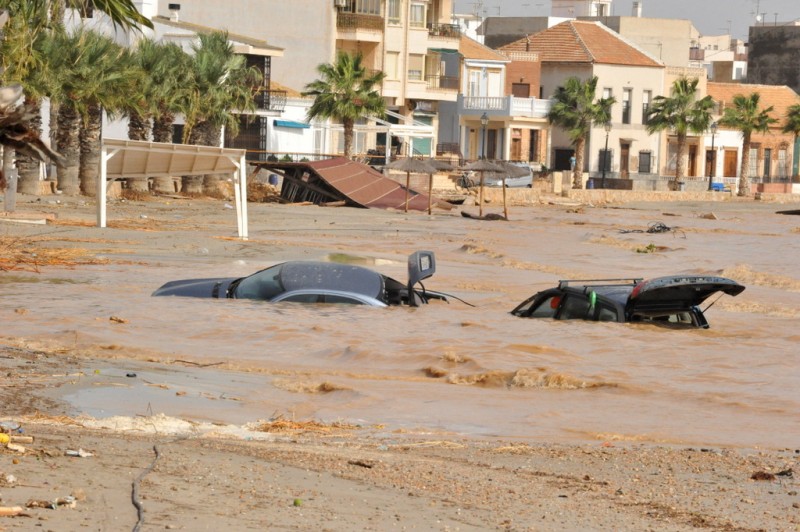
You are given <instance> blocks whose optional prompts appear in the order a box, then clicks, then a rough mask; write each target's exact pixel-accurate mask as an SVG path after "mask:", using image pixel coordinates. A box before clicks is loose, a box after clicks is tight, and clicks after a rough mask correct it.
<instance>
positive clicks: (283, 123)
mask: <svg viewBox="0 0 800 532" xmlns="http://www.w3.org/2000/svg"><path fill="white" fill-rule="evenodd" d="M272 123H273V124H275V125H276V126H277V127H291V128H295V129H308V128H310V127H311V126H310V125H308V124H306V123H304V122H295V121H294V120H274V121H273V122H272Z"/></svg>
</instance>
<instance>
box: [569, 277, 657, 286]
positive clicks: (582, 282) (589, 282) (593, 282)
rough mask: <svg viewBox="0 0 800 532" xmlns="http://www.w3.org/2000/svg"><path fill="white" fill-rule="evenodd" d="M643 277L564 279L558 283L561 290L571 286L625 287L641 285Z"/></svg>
mask: <svg viewBox="0 0 800 532" xmlns="http://www.w3.org/2000/svg"><path fill="white" fill-rule="evenodd" d="M643 280H644V279H642V278H641V277H626V278H622V279H563V280H561V281H558V287H559V288H566V287H568V286H570V284H578V285H579V286H584V287H585V286H608V285H617V284H618V285H624V284H634V285H635V284H639V283H641V282H642V281H643Z"/></svg>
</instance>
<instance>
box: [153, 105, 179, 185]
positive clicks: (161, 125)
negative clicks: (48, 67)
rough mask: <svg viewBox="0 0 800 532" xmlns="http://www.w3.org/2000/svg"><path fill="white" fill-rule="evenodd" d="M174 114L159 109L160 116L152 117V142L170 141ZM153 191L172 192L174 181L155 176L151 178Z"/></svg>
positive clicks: (169, 178) (168, 142) (167, 142)
mask: <svg viewBox="0 0 800 532" xmlns="http://www.w3.org/2000/svg"><path fill="white" fill-rule="evenodd" d="M174 121H175V115H174V114H173V113H170V112H167V111H163V110H162V111H161V116H159V117H158V118H153V142H164V143H166V144H171V143H172V135H173V127H172V123H173V122H174ZM153 191H154V192H161V193H162V194H174V193H175V182H174V181H173V179H172V178H171V177H156V178H154V179H153Z"/></svg>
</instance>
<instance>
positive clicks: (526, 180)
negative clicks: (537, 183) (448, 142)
mask: <svg viewBox="0 0 800 532" xmlns="http://www.w3.org/2000/svg"><path fill="white" fill-rule="evenodd" d="M507 164H509V165H513V166H515V167H518V168H519V169H520V170H519V172H517V171H515V172H509V173H508V174H507V175H503V174H502V173H499V172H488V171H487V172H485V173H484V174H485V175H484V176H483V186H485V187H502V186H503V185H505V187H506V188H525V187H527V188H531V187H533V170H532V169H531V167H530V165H529V164H528V163H518V162H511V163H507ZM503 178H505V183H504V182H503ZM461 182H462V183H463V184H464V186H466V187H467V188H472V187H477V186H479V185H480V184H481V176H480V172H478V171H475V170H469V171H466V172H464V174H463V175H462V177H461Z"/></svg>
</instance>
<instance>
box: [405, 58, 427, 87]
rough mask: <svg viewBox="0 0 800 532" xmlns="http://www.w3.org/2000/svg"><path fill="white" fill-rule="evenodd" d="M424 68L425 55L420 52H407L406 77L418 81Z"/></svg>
mask: <svg viewBox="0 0 800 532" xmlns="http://www.w3.org/2000/svg"><path fill="white" fill-rule="evenodd" d="M424 69H425V56H424V55H422V54H408V79H409V80H415V81H419V80H421V79H422V72H423V70H424Z"/></svg>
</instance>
